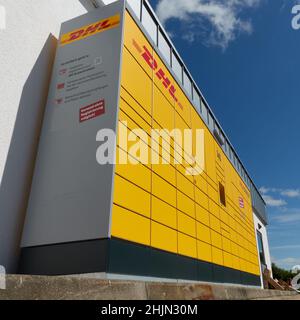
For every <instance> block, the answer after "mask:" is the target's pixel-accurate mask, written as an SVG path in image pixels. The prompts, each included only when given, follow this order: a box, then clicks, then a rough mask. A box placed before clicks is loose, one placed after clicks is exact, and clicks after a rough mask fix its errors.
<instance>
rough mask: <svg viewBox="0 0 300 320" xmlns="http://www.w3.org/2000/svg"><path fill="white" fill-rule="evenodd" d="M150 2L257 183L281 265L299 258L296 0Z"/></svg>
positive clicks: (288, 265) (299, 45) (299, 108)
mask: <svg viewBox="0 0 300 320" xmlns="http://www.w3.org/2000/svg"><path fill="white" fill-rule="evenodd" d="M150 2H151V4H152V5H153V6H154V7H155V8H156V9H157V13H158V14H159V15H160V17H161V19H162V20H163V21H164V24H165V26H166V28H167V30H168V31H169V33H170V35H171V36H172V40H173V42H174V43H175V45H176V48H177V49H178V51H179V53H180V54H181V56H182V58H183V60H184V61H185V63H186V64H187V66H188V67H189V69H190V71H191V73H192V75H193V77H194V79H195V80H196V81H197V83H198V85H199V86H200V88H201V90H202V92H203V94H204V95H205V97H206V99H207V100H208V102H209V103H210V105H211V107H212V108H213V110H214V112H215V114H216V116H217V117H218V119H219V120H220V122H221V124H222V126H223V128H224V130H225V131H226V133H227V135H228V136H229V138H230V139H231V142H232V143H233V145H234V146H235V148H236V149H237V151H238V153H239V155H240V157H241V159H242V161H243V162H244V164H245V166H246V167H247V169H248V171H249V172H250V174H251V175H252V178H253V179H254V181H255V182H256V184H257V186H258V187H259V188H262V189H261V191H262V193H263V194H264V197H265V199H266V201H267V203H268V204H269V206H268V213H269V218H270V226H269V240H270V247H271V255H272V258H273V260H274V261H275V262H276V263H277V264H278V265H280V266H282V267H285V268H291V267H292V266H294V265H296V264H300V170H299V164H300V125H299V122H300V81H299V77H298V75H299V70H300V30H298V31H296V30H294V29H293V28H292V26H291V20H292V18H293V15H292V14H291V10H292V7H293V5H294V4H295V2H296V1H292V0H291V1H285V0H224V1H223V0H214V1H209V0H205V1H204V0H172V1H168V0H152V1H150ZM157 5H159V6H158V7H157Z"/></svg>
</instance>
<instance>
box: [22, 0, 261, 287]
mask: <svg viewBox="0 0 300 320" xmlns="http://www.w3.org/2000/svg"><path fill="white" fill-rule="evenodd" d="M133 2H134V1H123V0H122V1H117V2H115V3H113V4H111V5H108V6H104V7H102V8H99V9H97V10H94V11H92V12H89V13H88V14H86V15H84V16H82V17H78V18H76V19H73V20H71V21H69V22H66V23H65V24H63V26H62V31H61V42H60V45H59V47H58V53H57V57H56V61H55V67H54V73H53V74H54V75H53V79H52V87H51V88H52V89H51V91H50V94H49V100H48V105H47V111H46V115H45V119H44V125H43V131H42V136H41V141H40V146H39V153H38V157H37V164H36V168H35V175H34V182H33V186H32V191H31V197H30V203H29V206H28V210H27V216H26V224H25V229H24V233H23V240H22V259H21V263H20V272H23V273H37V274H70V273H89V272H105V273H106V274H119V275H124V276H126V275H131V276H139V277H141V276H142V277H150V278H151V277H155V278H158V277H160V278H169V279H186V280H196V281H209V282H221V283H236V284H244V285H253V286H260V285H261V280H260V275H261V263H260V261H259V256H258V251H257V241H256V233H255V228H254V222H253V211H254V210H256V211H259V210H257V208H256V207H255V204H253V200H252V195H253V194H255V196H256V198H258V199H259V201H261V203H262V206H261V208H262V209H261V212H258V214H260V215H261V216H262V218H263V219H264V221H266V214H265V211H264V203H263V200H262V198H261V196H260V195H259V193H258V191H257V189H256V188H255V186H254V184H253V182H252V180H251V179H250V177H249V175H248V173H247V172H246V170H245V169H244V167H243V165H242V164H241V162H240V160H239V158H238V156H237V154H236V152H235V151H234V149H233V147H232V146H231V144H230V142H229V140H228V139H227V137H226V136H225V134H224V132H223V130H222V129H221V127H220V125H219V123H218V122H217V120H216V119H215V117H214V115H213V113H212V111H211V109H210V107H209V106H208V104H207V102H206V100H205V99H204V97H203V96H202V94H201V92H200V90H199V89H198V87H197V86H196V85H195V83H194V82H193V80H192V77H191V75H190V74H189V72H188V70H187V69H186V67H185V66H184V64H183V63H182V61H181V59H180V57H179V55H178V53H177V52H176V50H175V49H174V48H173V45H172V43H171V41H170V40H169V38H168V37H167V36H166V33H165V31H164V30H163V28H162V26H161V24H160V23H159V22H158V20H157V18H156V16H155V14H154V13H153V11H152V10H151V8H150V6H149V4H148V3H147V1H142V2H140V1H135V2H134V3H135V4H134V5H133ZM138 3H139V4H140V5H137V4H138ZM149 19H150V20H149ZM149 21H152V22H153V23H152V24H151V23H150V22H149ZM62 81H64V83H65V84H66V85H67V91H66V92H59V91H57V83H59V82H62ZM78 88H79V89H78ZM78 90H79V91H78ZM59 102H60V103H59ZM78 115H79V121H78V119H77V118H78ZM64 121H65V122H64ZM101 129H110V130H111V132H113V133H115V134H116V136H115V140H112V141H113V142H114V143H112V145H113V151H114V152H113V154H114V156H115V155H116V157H115V158H113V159H117V161H116V162H117V163H109V161H108V160H107V162H105V161H103V163H102V164H99V162H101V161H102V160H99V159H98V158H97V161H96V159H95V154H96V155H97V154H100V151H101V148H100V149H98V150H97V147H98V146H99V145H101V143H103V142H104V141H105V139H102V138H103V137H102V136H101V133H99V130H101ZM198 129H202V132H203V134H204V138H203V140H201V146H200V144H199V143H200V142H197V141H196V140H195V136H196V135H195V133H196V130H198ZM153 130H158V132H159V139H158V140H157V141H156V142H153V145H155V146H156V148H155V150H154V151H153V150H151V146H152V145H151V137H152V133H153ZM162 130H165V131H164V132H162ZM172 130H180V132H184V131H183V130H192V132H193V138H194V140H193V142H192V145H191V146H190V148H187V149H184V151H183V153H182V156H183V158H184V161H183V163H177V162H176V161H175V159H177V157H178V156H179V154H180V153H181V151H182V150H181V149H180V148H179V140H178V139H177V138H178V136H176V135H173V134H172ZM124 132H125V133H126V134H125V133H124ZM141 132H142V133H141ZM160 135H161V136H160ZM128 136H129V137H130V139H129V140H128V139H127V138H128ZM72 137H75V138H77V139H78V140H76V141H75V142H74V140H72ZM95 137H96V142H98V144H96V143H95ZM184 137H185V136H184ZM72 141H73V142H72ZM168 141H169V142H170V144H171V145H170V146H169V147H170V151H171V155H170V158H169V159H168V156H167V155H166V151H168V150H167V149H168V144H167V142H168ZM100 142H101V143H100ZM70 143H72V149H70V148H69V144H70ZM137 145H138V147H137ZM200 147H202V148H200ZM198 149H201V150H202V156H203V157H204V162H202V163H201V164H200V165H199V166H198V167H196V168H195V172H194V175H187V171H186V169H187V168H188V167H189V166H190V162H191V161H194V159H195V158H194V157H195V153H196V150H198ZM141 150H144V151H146V152H147V153H148V155H149V158H148V159H149V161H148V162H147V161H146V160H147V159H145V158H143V157H142V156H141ZM50 153H51V155H50ZM58 154H59V155H60V159H58ZM153 157H154V158H156V159H158V160H159V161H158V163H154V162H153ZM108 158H109V157H108ZM121 158H122V159H123V160H124V158H125V159H129V160H130V162H129V163H125V164H124V163H122V161H120V159H121ZM151 160H152V161H151ZM168 160H171V163H168V164H164V163H163V162H164V161H165V162H168ZM49 168H51V170H50V169H49ZM50 171H51V173H50ZM45 257H47V258H45Z"/></svg>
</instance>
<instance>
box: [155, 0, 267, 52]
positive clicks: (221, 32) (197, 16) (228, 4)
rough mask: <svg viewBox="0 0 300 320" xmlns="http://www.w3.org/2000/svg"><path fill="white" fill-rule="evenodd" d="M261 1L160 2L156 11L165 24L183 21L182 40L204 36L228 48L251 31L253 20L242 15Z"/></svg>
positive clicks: (199, 0)
mask: <svg viewBox="0 0 300 320" xmlns="http://www.w3.org/2000/svg"><path fill="white" fill-rule="evenodd" d="M261 2H262V0H172V1H170V0H160V1H159V3H158V6H157V8H156V12H157V15H158V16H159V18H160V20H161V21H162V23H163V24H165V23H166V22H167V21H169V20H170V19H177V20H180V21H181V22H184V24H185V26H184V28H185V30H184V34H183V38H185V39H188V40H189V41H194V40H195V38H197V37H199V36H200V35H202V36H203V38H202V40H203V41H204V42H205V43H207V44H210V45H216V46H220V47H222V48H223V49H225V48H226V47H227V46H228V44H229V43H230V42H231V41H233V40H235V39H236V36H237V35H238V34H239V33H241V32H242V33H248V34H249V33H251V32H252V24H251V21H250V20H245V19H242V18H241V17H240V13H241V12H242V11H243V10H244V9H247V8H254V7H257V6H258V5H259V4H260V3H261ZM207 22H208V23H209V25H210V27H208V25H207ZM204 39H205V40H204Z"/></svg>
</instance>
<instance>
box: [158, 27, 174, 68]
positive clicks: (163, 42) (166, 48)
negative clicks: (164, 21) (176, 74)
mask: <svg viewBox="0 0 300 320" xmlns="http://www.w3.org/2000/svg"><path fill="white" fill-rule="evenodd" d="M158 49H159V50H160V52H161V53H162V55H163V57H164V58H165V59H166V61H167V63H168V64H169V65H170V64H171V47H170V45H169V43H168V41H167V39H166V37H165V36H164V34H163V33H162V32H161V30H159V31H158Z"/></svg>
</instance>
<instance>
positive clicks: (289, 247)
mask: <svg viewBox="0 0 300 320" xmlns="http://www.w3.org/2000/svg"><path fill="white" fill-rule="evenodd" d="M288 249H300V244H289V245H285V246H277V247H272V248H271V250H288Z"/></svg>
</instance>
